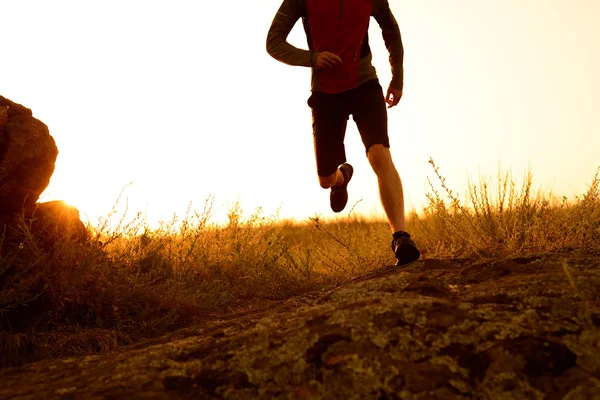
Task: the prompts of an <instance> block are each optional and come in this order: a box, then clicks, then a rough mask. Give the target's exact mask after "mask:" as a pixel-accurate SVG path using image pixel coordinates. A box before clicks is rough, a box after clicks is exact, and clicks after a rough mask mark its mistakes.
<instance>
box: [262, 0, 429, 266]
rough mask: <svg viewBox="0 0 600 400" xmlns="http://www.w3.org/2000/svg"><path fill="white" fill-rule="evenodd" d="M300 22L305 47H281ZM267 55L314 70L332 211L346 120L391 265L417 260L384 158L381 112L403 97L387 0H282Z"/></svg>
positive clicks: (341, 177)
mask: <svg viewBox="0 0 600 400" xmlns="http://www.w3.org/2000/svg"><path fill="white" fill-rule="evenodd" d="M371 17H374V18H375V20H376V21H377V22H378V24H379V26H380V27H381V30H382V34H383V39H384V41H385V45H386V47H387V49H388V51H389V53H390V64H391V68H392V81H391V83H390V85H389V87H388V90H387V95H386V96H385V97H384V96H383V89H382V87H381V85H380V84H379V80H378V78H377V74H376V72H375V68H374V67H373V65H372V62H371V60H372V54H371V49H370V47H369V38H368V28H369V22H370V18H371ZM300 18H302V23H303V26H304V31H305V33H306V36H307V40H308V47H309V50H302V49H298V48H296V47H294V46H292V45H291V44H290V43H288V42H287V37H288V35H289V33H290V31H291V30H292V28H293V27H294V25H295V24H296V22H297V21H298V19H300ZM267 52H268V53H269V54H270V55H271V56H272V57H273V58H275V59H277V60H279V61H281V62H283V63H286V64H289V65H293V66H303V67H309V68H312V85H311V86H312V88H311V90H312V94H311V96H310V98H309V99H308V105H309V107H310V108H311V109H312V117H313V136H314V145H315V156H316V163H317V174H318V176H319V183H320V184H321V187H323V188H324V189H330V190H331V192H330V203H331V209H332V210H333V211H334V212H336V213H337V212H340V211H342V210H343V209H344V208H345V207H346V203H347V202H348V183H349V182H350V180H351V179H352V174H353V168H352V166H351V165H350V164H348V163H347V162H346V153H345V148H344V136H345V134H346V124H347V121H348V119H349V117H350V115H352V118H353V120H354V122H355V123H356V125H357V127H358V130H359V132H360V135H361V138H362V141H363V144H364V146H365V149H366V152H367V158H368V160H369V163H370V164H371V167H372V168H373V171H374V172H375V174H376V175H377V180H378V183H379V195H380V198H381V203H382V206H383V209H384V211H385V213H386V215H387V218H388V222H389V224H390V228H391V229H392V232H393V233H392V250H393V251H394V254H395V255H396V259H397V260H398V261H397V262H396V265H398V266H400V265H405V264H408V263H410V262H413V261H415V260H417V259H418V258H419V257H420V252H419V250H418V249H417V246H416V245H415V243H414V242H413V240H412V239H411V238H410V234H408V232H406V223H405V215H404V194H403V191H402V182H401V180H400V175H399V174H398V171H397V170H396V167H395V166H394V163H393V161H392V156H391V153H390V143H389V138H388V131H387V130H388V127H387V110H386V103H387V107H388V108H391V107H395V106H396V105H397V104H398V102H399V101H400V98H401V97H402V89H403V83H404V82H403V78H404V76H403V75H404V73H403V66H402V64H403V59H404V49H403V47H402V38H401V36H400V29H399V28H398V24H397V22H396V19H395V18H394V15H393V14H392V11H391V10H390V6H389V3H388V0H284V1H283V4H282V5H281V7H280V8H279V11H278V12H277V14H276V15H275V18H274V19H273V23H272V25H271V28H270V29H269V33H268V36H267Z"/></svg>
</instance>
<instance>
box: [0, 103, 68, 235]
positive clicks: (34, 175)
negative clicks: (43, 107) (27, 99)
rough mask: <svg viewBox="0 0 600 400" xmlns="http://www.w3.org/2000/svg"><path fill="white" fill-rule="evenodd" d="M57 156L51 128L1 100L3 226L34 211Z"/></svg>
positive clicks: (0, 209)
mask: <svg viewBox="0 0 600 400" xmlns="http://www.w3.org/2000/svg"><path fill="white" fill-rule="evenodd" d="M57 155H58V149H57V147H56V144H55V142H54V139H53V138H52V136H50V133H49V131H48V127H47V126H46V125H45V124H44V123H42V122H41V121H39V120H37V119H35V118H34V117H33V115H32V112H31V110H30V109H28V108H26V107H23V106H22V105H20V104H16V103H13V102H12V101H10V100H8V99H6V98H4V97H2V96H0V224H6V223H7V222H8V221H9V220H10V219H11V218H12V216H13V215H14V214H15V213H18V212H20V211H22V210H31V209H33V208H34V206H35V203H36V201H37V200H38V198H39V197H40V195H41V194H42V192H43V191H44V190H45V189H46V187H47V186H48V184H49V182H50V177H51V176H52V173H53V172H54V164H55V162H56V157H57Z"/></svg>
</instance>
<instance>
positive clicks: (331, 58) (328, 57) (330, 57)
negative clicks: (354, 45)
mask: <svg viewBox="0 0 600 400" xmlns="http://www.w3.org/2000/svg"><path fill="white" fill-rule="evenodd" d="M341 63H342V59H341V58H340V57H338V56H337V55H335V54H333V53H330V52H328V51H324V52H322V53H319V55H318V56H317V62H316V63H315V68H331V67H335V66H336V65H338V64H341Z"/></svg>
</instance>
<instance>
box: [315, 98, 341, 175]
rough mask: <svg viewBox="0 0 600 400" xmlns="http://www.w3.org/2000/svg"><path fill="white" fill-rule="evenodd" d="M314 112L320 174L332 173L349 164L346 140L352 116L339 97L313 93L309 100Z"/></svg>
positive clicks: (316, 156)
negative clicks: (345, 163)
mask: <svg viewBox="0 0 600 400" xmlns="http://www.w3.org/2000/svg"><path fill="white" fill-rule="evenodd" d="M308 105H309V106H310V108H311V109H312V120H313V123H312V127H313V138H314V147H315V158H316V163H317V173H318V174H319V176H329V175H331V174H333V173H334V172H335V171H336V170H337V168H338V166H339V165H340V164H343V163H344V162H346V151H345V148H344V137H345V135H346V126H347V123H348V118H349V117H350V113H349V112H348V111H347V110H346V107H345V106H344V102H343V101H342V99H341V98H340V96H336V95H329V94H324V93H319V92H314V93H313V94H312V95H311V96H310V98H309V99H308Z"/></svg>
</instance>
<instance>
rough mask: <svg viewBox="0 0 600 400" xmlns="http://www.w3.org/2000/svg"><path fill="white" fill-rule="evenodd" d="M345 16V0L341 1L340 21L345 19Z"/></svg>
mask: <svg viewBox="0 0 600 400" xmlns="http://www.w3.org/2000/svg"><path fill="white" fill-rule="evenodd" d="M343 16H344V0H340V21H341V20H342V19H343Z"/></svg>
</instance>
